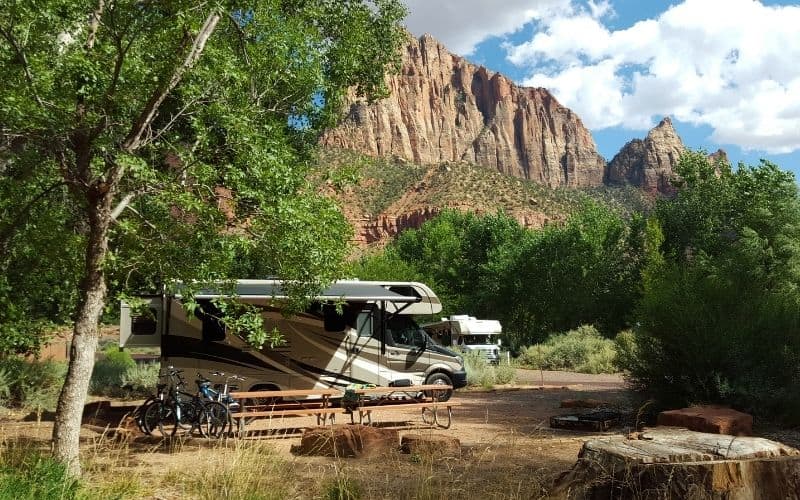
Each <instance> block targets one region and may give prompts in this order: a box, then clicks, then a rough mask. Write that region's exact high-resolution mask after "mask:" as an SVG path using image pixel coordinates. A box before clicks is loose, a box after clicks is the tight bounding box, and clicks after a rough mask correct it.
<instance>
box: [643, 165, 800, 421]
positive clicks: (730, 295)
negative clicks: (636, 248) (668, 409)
mask: <svg viewBox="0 0 800 500" xmlns="http://www.w3.org/2000/svg"><path fill="white" fill-rule="evenodd" d="M677 171H678V173H679V174H680V175H681V177H682V179H683V185H682V186H681V187H680V189H679V191H678V194H677V196H676V198H675V199H673V200H664V201H661V202H660V203H659V204H658V206H657V208H656V212H655V216H656V218H655V220H654V221H653V222H654V223H655V222H657V223H658V226H659V227H660V228H661V229H662V230H663V243H662V244H661V245H660V248H658V249H657V254H656V255H654V257H653V258H651V259H649V263H648V265H647V267H646V269H645V272H644V280H643V288H644V295H643V298H642V302H641V304H640V306H639V308H638V311H637V318H638V321H639V325H640V326H639V327H638V328H637V329H636V347H637V352H636V356H634V357H633V358H632V359H631V361H632V362H631V363H630V364H631V366H629V367H628V368H629V369H630V370H631V373H632V375H633V377H634V380H635V381H636V382H637V383H638V384H639V385H640V386H641V387H643V388H646V389H648V390H650V391H652V392H653V393H655V394H656V395H657V396H659V397H660V398H661V399H662V400H663V401H665V402H668V403H670V404H686V403H697V402H714V403H727V404H734V405H736V406H738V407H742V408H745V409H748V410H751V411H756V412H764V411H765V410H776V411H780V412H781V413H783V414H787V413H788V414H793V415H794V416H795V418H796V416H797V415H799V414H800V399H798V397H797V394H798V388H800V371H798V370H799V369H798V367H799V366H800V363H799V362H800V312H798V311H800V244H799V243H798V242H800V197H798V190H797V184H796V183H795V180H794V177H793V175H792V174H791V173H789V172H785V171H782V170H780V169H779V168H778V167H777V166H775V165H773V164H771V163H769V162H762V163H761V164H759V165H757V166H745V165H739V168H738V169H736V170H734V169H732V168H731V167H730V165H727V164H716V165H711V164H709V163H708V161H707V160H706V158H705V155H704V154H702V153H693V152H690V153H687V154H685V155H684V156H683V157H682V158H681V159H680V162H679V164H678V168H677Z"/></svg>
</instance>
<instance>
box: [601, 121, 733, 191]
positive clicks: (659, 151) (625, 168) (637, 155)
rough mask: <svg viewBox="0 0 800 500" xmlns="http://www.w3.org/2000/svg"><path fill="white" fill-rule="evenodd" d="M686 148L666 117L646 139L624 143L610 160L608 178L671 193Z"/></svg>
mask: <svg viewBox="0 0 800 500" xmlns="http://www.w3.org/2000/svg"><path fill="white" fill-rule="evenodd" d="M685 150H686V147H685V146H684V145H683V141H681V138H680V137H678V134H677V133H676V132H675V129H674V128H673V127H672V120H670V119H669V118H664V119H663V120H661V123H659V124H658V126H656V127H655V128H654V129H652V130H651V131H650V132H649V133H648V134H647V137H645V139H644V140H641V139H633V140H632V141H630V142H629V143H627V144H626V145H625V146H623V147H622V149H621V150H620V152H619V153H617V154H616V156H614V158H613V159H612V160H611V162H609V164H608V168H607V169H606V177H605V182H606V184H612V185H621V184H631V185H633V186H636V187H639V188H642V189H643V190H645V191H646V192H648V193H652V194H656V193H661V194H672V193H673V192H674V188H673V187H672V184H670V178H671V177H672V175H673V172H672V170H673V168H674V167H675V164H676V163H677V162H678V158H679V157H680V155H681V154H682V153H683V152H684V151H685ZM718 153H719V152H718ZM721 154H723V155H724V152H722V153H721Z"/></svg>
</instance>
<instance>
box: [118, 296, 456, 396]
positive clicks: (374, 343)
mask: <svg viewBox="0 0 800 500" xmlns="http://www.w3.org/2000/svg"><path fill="white" fill-rule="evenodd" d="M220 297H234V298H235V300H237V301H241V302H243V303H248V304H253V305H256V306H258V307H259V308H260V309H261V311H262V318H263V320H264V327H265V328H266V329H267V330H271V329H272V328H277V329H278V331H280V333H281V334H282V336H283V339H284V340H285V342H284V343H283V344H281V345H279V346H275V347H273V348H270V347H268V346H265V347H264V348H262V349H256V348H254V347H252V346H250V345H249V344H248V343H247V342H245V341H244V340H243V339H242V338H240V337H239V336H237V335H233V334H229V333H228V332H226V329H225V328H224V326H223V325H222V323H221V322H219V321H218V320H217V319H216V318H218V316H219V312H218V311H217V310H216V308H215V306H214V303H213V301H214V299H217V298H220ZM143 298H145V299H146V300H147V301H148V303H149V308H150V314H149V315H143V316H133V315H132V314H131V308H130V307H128V305H127V304H125V303H124V302H123V303H122V311H121V321H120V347H132V346H158V347H160V348H161V363H162V366H166V365H172V366H174V367H176V368H178V369H184V370H186V371H187V372H188V373H194V372H197V371H202V372H204V374H210V373H211V372H213V371H222V372H226V373H235V374H238V375H242V376H244V377H246V379H247V380H246V387H244V388H243V389H247V390H267V389H279V390H288V389H319V388H329V387H333V388H341V389H342V390H344V388H345V387H346V386H348V385H350V384H353V383H362V384H364V383H370V384H376V385H394V384H400V383H409V382H410V383H411V384H414V385H417V384H435V383H440V384H448V385H452V386H453V387H454V388H459V387H463V386H465V385H466V372H465V371H464V365H463V360H462V359H461V357H460V356H459V355H458V354H457V353H455V352H453V351H451V350H449V349H446V348H444V347H442V346H440V345H437V344H436V343H435V342H433V341H432V340H431V339H430V337H429V336H428V335H427V333H425V331H424V330H423V329H422V328H420V327H419V325H417V323H416V322H415V321H414V319H413V316H414V315H422V314H437V313H438V312H440V311H441V309H442V305H441V303H440V301H439V298H438V297H437V296H436V294H434V293H433V291H432V290H431V289H430V288H428V287H427V286H426V285H424V284H422V283H414V282H371V281H337V282H335V283H334V284H332V285H331V286H330V287H328V288H327V289H326V290H324V291H322V292H321V293H320V294H319V295H318V296H316V297H314V298H313V301H312V302H311V305H310V306H309V307H308V308H307V309H306V311H304V312H302V313H299V314H295V315H293V316H290V317H287V316H286V315H284V311H283V310H282V309H281V307H280V305H281V303H282V302H284V303H285V300H286V299H287V297H286V295H285V293H284V291H283V288H282V282H281V281H279V280H239V281H237V282H236V290H235V292H233V293H230V294H223V293H221V292H219V291H217V290H213V289H209V290H201V291H199V292H198V293H196V294H195V296H194V298H195V301H196V302H197V303H198V304H199V307H198V308H197V309H196V311H195V313H194V314H191V315H190V314H187V311H186V309H184V307H183V306H182V305H181V304H182V303H181V296H180V295H179V294H176V295H171V296H170V295H161V296H149V297H143ZM212 378H213V377H212Z"/></svg>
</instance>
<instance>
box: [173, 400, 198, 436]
mask: <svg viewBox="0 0 800 500" xmlns="http://www.w3.org/2000/svg"><path fill="white" fill-rule="evenodd" d="M177 410H178V418H177V422H176V424H177V425H176V426H175V431H176V432H178V431H180V432H185V433H188V434H191V433H192V432H193V431H194V429H196V428H197V426H198V425H199V424H200V415H201V414H202V413H203V404H202V403H201V402H200V400H197V399H190V400H182V401H180V402H178V404H177ZM201 434H202V433H201Z"/></svg>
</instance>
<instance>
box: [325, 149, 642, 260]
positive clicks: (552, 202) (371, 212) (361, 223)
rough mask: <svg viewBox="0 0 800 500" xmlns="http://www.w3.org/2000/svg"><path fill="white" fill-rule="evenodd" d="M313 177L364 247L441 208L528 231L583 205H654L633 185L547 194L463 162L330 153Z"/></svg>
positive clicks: (622, 208) (625, 207)
mask: <svg viewBox="0 0 800 500" xmlns="http://www.w3.org/2000/svg"><path fill="white" fill-rule="evenodd" d="M311 178H312V182H313V183H314V184H315V185H316V186H317V188H318V189H319V190H321V191H323V192H325V193H327V194H329V195H330V196H332V197H334V198H336V199H337V200H338V201H339V203H340V205H341V207H342V210H343V212H344V214H345V216H346V217H347V219H348V220H349V221H350V223H351V224H352V225H353V227H354V230H355V231H354V232H355V240H356V243H357V244H359V245H362V246H363V245H369V244H373V243H382V242H385V241H386V240H387V239H389V238H391V237H393V236H394V235H396V234H397V233H399V232H400V231H402V230H404V229H406V228H410V227H419V226H420V225H421V224H422V223H424V222H425V221H427V220H429V219H430V218H432V217H435V216H436V215H437V214H438V213H439V212H440V211H441V210H443V209H446V208H453V209H457V210H462V211H472V212H477V213H495V212H498V211H503V212H505V213H506V214H508V215H511V216H512V217H514V218H515V219H517V220H518V221H519V222H520V223H521V224H522V225H523V226H525V227H530V228H539V227H542V226H543V225H545V224H547V223H550V222H556V223H557V222H559V221H563V220H565V219H566V218H567V217H568V216H569V214H570V213H572V212H573V211H575V210H576V209H577V208H578V207H580V206H581V204H582V203H584V202H585V201H587V200H596V201H600V202H603V203H605V204H607V205H609V206H611V207H612V208H614V209H615V210H618V211H620V212H621V213H624V214H630V213H632V212H635V211H643V210H646V209H647V208H648V207H649V206H650V205H651V204H652V202H653V199H652V198H651V197H648V196H647V195H646V194H645V193H643V192H642V191H641V190H638V189H636V188H633V187H631V186H621V187H597V188H592V189H586V190H580V189H570V188H548V187H546V186H543V185H541V184H538V183H535V182H531V181H527V180H524V179H520V178H518V177H512V176H509V175H505V174H502V173H500V172H498V171H496V170H491V169H487V168H485V167H483V166H479V165H474V164H471V163H467V162H443V163H439V164H437V165H428V166H421V165H416V164H414V163H410V162H408V161H406V160H404V159H401V158H397V157H382V158H374V157H370V156H367V155H363V154H360V153H357V152H354V151H350V150H341V149H333V148H325V149H323V150H322V151H321V153H320V158H319V165H318V167H317V168H316V169H314V171H313V172H312V175H311Z"/></svg>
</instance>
